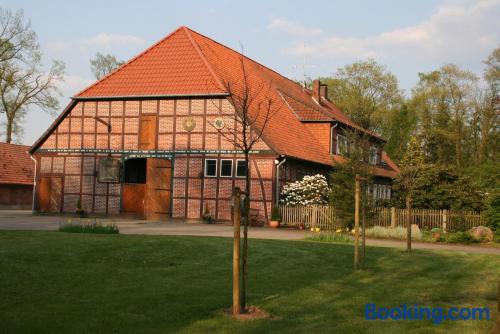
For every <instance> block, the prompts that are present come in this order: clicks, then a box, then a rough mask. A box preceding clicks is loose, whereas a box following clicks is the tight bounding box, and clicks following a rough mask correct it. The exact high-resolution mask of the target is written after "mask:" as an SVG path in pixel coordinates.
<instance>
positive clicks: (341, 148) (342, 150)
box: [337, 135, 347, 155]
mask: <svg viewBox="0 0 500 334" xmlns="http://www.w3.org/2000/svg"><path fill="white" fill-rule="evenodd" d="M337 154H340V155H345V154H347V137H346V136H342V135H337Z"/></svg>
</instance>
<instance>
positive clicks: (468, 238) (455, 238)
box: [446, 232, 479, 244]
mask: <svg viewBox="0 0 500 334" xmlns="http://www.w3.org/2000/svg"><path fill="white" fill-rule="evenodd" d="M446 242H449V243H452V244H458V243H460V244H471V243H476V242H479V240H477V239H476V238H474V237H473V236H472V235H471V234H470V233H468V232H456V233H451V234H450V235H449V236H448V238H446Z"/></svg>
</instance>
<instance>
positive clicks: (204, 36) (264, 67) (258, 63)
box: [184, 27, 302, 88]
mask: <svg viewBox="0 0 500 334" xmlns="http://www.w3.org/2000/svg"><path fill="white" fill-rule="evenodd" d="M184 28H186V29H187V30H189V31H190V32H194V33H195V34H197V35H200V36H201V37H203V38H206V39H208V40H210V41H212V42H214V43H216V44H218V45H220V46H222V47H223V48H225V49H228V50H230V51H232V52H235V53H238V54H242V55H243V57H244V58H246V59H248V60H250V61H251V62H253V63H255V64H256V65H258V66H260V67H262V68H263V69H265V70H268V71H271V72H273V73H274V74H276V75H277V76H279V77H282V78H284V79H286V80H288V81H289V82H291V83H293V84H294V85H297V86H299V87H301V88H302V86H300V85H299V84H298V83H296V82H295V81H293V80H292V79H290V78H287V77H286V76H284V75H283V74H280V73H278V72H277V71H276V70H273V69H272V68H269V67H267V66H266V65H263V64H261V63H260V62H258V61H256V60H255V59H253V58H250V57H248V56H246V55H245V54H244V53H241V52H238V51H236V50H235V49H233V48H230V47H229V46H227V45H224V44H222V43H220V42H218V41H216V40H215V39H213V38H211V37H208V36H206V35H204V34H202V33H199V32H198V31H196V30H193V29H191V28H189V27H184Z"/></svg>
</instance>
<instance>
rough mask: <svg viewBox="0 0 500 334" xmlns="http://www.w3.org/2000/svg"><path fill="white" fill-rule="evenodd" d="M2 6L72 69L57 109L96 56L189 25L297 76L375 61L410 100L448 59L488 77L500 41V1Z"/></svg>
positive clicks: (37, 122)
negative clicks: (424, 75) (421, 76)
mask: <svg viewBox="0 0 500 334" xmlns="http://www.w3.org/2000/svg"><path fill="white" fill-rule="evenodd" d="M0 7H2V8H7V9H11V10H18V9H22V10H23V11H24V16H25V18H26V19H28V20H30V21H31V25H32V27H33V29H34V30H35V31H36V33H37V35H38V40H39V43H40V46H41V49H42V51H43V54H44V58H43V59H44V62H45V64H46V65H47V67H48V65H49V64H50V63H51V61H52V60H54V59H57V60H62V61H64V62H65V63H66V75H65V81H64V82H63V83H60V84H59V87H60V90H61V93H62V95H61V97H60V110H59V112H61V111H62V110H63V109H64V107H65V106H66V105H67V104H68V103H69V102H70V97H71V96H73V95H75V94H76V93H78V92H79V91H80V90H82V89H83V88H85V87H86V86H88V85H90V84H91V83H92V82H93V81H94V78H93V75H92V72H91V71H90V68H89V59H90V58H92V57H93V56H94V55H95V53H96V52H101V53H110V54H113V55H115V56H116V57H117V58H118V59H120V60H128V59H130V58H132V57H133V56H134V55H136V54H138V53H139V52H141V51H142V50H144V49H145V48H147V47H148V46H150V45H151V44H153V43H155V42H156V41H158V40H160V39H161V38H163V37H164V36H166V35H168V34H169V33H170V32H172V31H173V30H175V29H176V28H178V27H179V26H182V25H185V26H188V27H190V28H191V29H193V30H195V31H198V32H200V33H202V34H204V35H206V36H208V37H211V38H213V39H215V40H217V41H219V42H221V43H223V44H225V45H227V46H229V47H231V48H234V49H239V48H240V43H241V45H243V46H244V51H245V54H246V55H247V56H248V57H250V58H252V59H254V60H256V61H258V62H260V63H262V64H264V65H266V66H268V67H270V68H272V69H274V70H276V71H278V72H279V73H281V74H283V75H285V76H287V77H290V78H292V79H303V78H304V75H305V76H307V77H310V78H316V77H319V76H329V75H332V74H333V73H335V71H336V70H337V69H338V68H339V67H342V66H344V65H346V64H350V63H353V62H355V61H359V60H364V59H368V58H373V59H375V60H376V61H377V62H379V63H381V64H384V65H385V66H387V70H388V71H390V72H392V73H394V74H395V75H396V76H397V77H398V79H399V81H400V85H401V88H402V89H404V90H405V91H406V93H407V94H408V93H409V92H410V91H411V88H412V87H413V86H414V85H415V84H416V83H417V81H418V73H419V72H428V71H432V70H434V69H437V68H439V67H440V66H441V65H443V64H445V63H454V64H457V65H459V66H461V67H462V68H467V69H469V70H471V71H473V72H475V73H477V74H478V75H480V74H481V73H482V70H483V64H482V61H483V60H484V59H486V57H487V56H488V54H489V53H490V52H491V51H492V50H493V49H494V48H495V47H497V46H499V45H500V19H499V18H500V0H476V1H472V0H456V1H451V0H412V1H410V0H407V1H401V0H377V1H368V0H366V1H360V0H349V1H337V0H334V1H331V0H330V1H320V0H316V1H314V2H312V1H311V2H306V1H291V0H289V1H284V0H277V1H272V0H271V1H270V0H267V1H260V0H252V1H248V0H247V1H229V0H211V1H192V0H184V1H147V0H143V1H126V0H121V1H104V0H100V1H94V0H87V1H67V0H65V1H59V0H50V1H49V0H47V1H39V0H38V1H34V0H32V1H28V0H2V4H0ZM53 119H54V117H52V116H49V115H48V114H46V113H44V112H42V111H40V110H36V109H32V110H30V111H29V112H28V115H27V117H26V119H25V122H24V128H25V132H24V135H23V137H22V138H21V140H20V142H21V143H23V144H26V145H31V144H32V143H33V142H34V141H36V139H38V137H39V136H40V135H41V134H42V133H43V132H44V131H45V130H46V129H47V127H48V126H49V125H50V124H51V123H52V121H53ZM2 121H3V120H2ZM2 139H3V138H2Z"/></svg>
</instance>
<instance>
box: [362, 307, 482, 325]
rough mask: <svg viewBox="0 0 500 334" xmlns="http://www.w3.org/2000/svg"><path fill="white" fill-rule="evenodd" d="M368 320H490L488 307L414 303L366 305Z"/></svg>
mask: <svg viewBox="0 0 500 334" xmlns="http://www.w3.org/2000/svg"><path fill="white" fill-rule="evenodd" d="M365 319H366V320H388V319H391V320H432V323H433V324H436V325H439V324H440V323H441V322H443V321H444V320H453V321H456V320H490V309H489V308H488V307H450V308H449V309H447V310H446V309H444V308H442V307H426V306H418V305H417V304H414V305H412V306H406V304H403V305H401V306H397V307H379V308H377V305H375V304H366V305H365Z"/></svg>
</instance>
